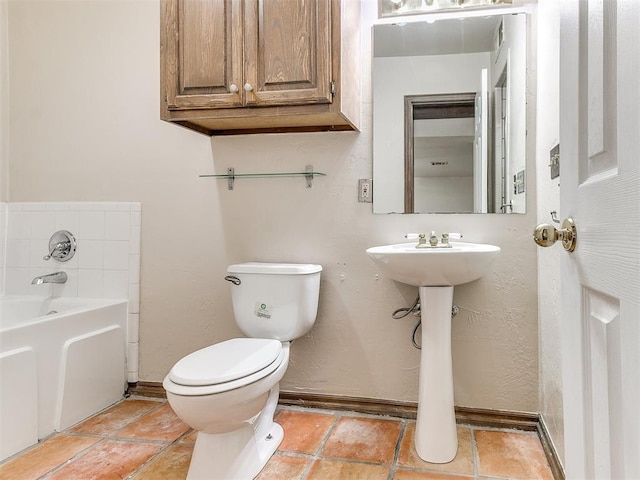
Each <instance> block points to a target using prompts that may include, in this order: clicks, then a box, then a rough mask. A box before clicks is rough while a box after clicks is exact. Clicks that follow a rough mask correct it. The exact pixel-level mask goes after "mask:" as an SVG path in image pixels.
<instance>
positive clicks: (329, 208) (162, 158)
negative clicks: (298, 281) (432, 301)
mask: <svg viewBox="0 0 640 480" xmlns="http://www.w3.org/2000/svg"><path fill="white" fill-rule="evenodd" d="M375 13H376V9H375V2H373V1H372V0H367V1H366V3H365V9H364V14H365V15H364V17H365V22H364V25H363V32H362V34H363V35H362V36H363V41H364V43H363V58H362V61H363V72H369V71H370V66H371V65H370V58H369V55H370V25H371V21H372V19H373V17H374V16H375ZM9 20H10V21H9V26H10V54H11V55H10V61H11V63H10V67H11V68H10V74H11V75H10V77H11V85H12V88H11V106H12V108H11V118H10V123H11V161H10V169H11V201H12V202H23V201H64V202H66V201H121V200H123V199H126V200H129V201H140V202H142V203H143V204H144V210H145V212H144V222H143V225H142V247H141V251H142V255H141V261H142V265H141V298H140V360H141V364H140V379H141V380H146V381H155V382H158V381H161V380H162V378H163V376H164V375H165V374H166V373H167V371H168V370H169V369H170V367H171V366H172V364H173V363H174V362H175V361H176V360H178V359H179V358H180V357H182V356H183V355H185V354H187V353H189V352H191V351H193V350H195V349H197V348H200V347H203V346H206V345H208V344H211V343H213V342H217V341H221V340H224V339H227V338H230V337H232V336H235V335H239V334H240V332H239V330H238V328H237V327H236V326H235V324H234V322H233V316H232V312H231V298H230V290H229V289H230V286H229V285H228V282H225V281H224V280H223V277H224V275H225V269H226V267H227V265H229V264H231V263H235V262H242V261H248V260H259V261H292V262H316V263H319V264H321V265H322V266H323V268H324V270H323V274H322V282H321V300H320V307H319V313H318V320H317V322H316V325H315V327H314V329H313V330H312V331H311V332H310V333H309V334H308V335H307V336H306V337H305V338H302V339H300V340H297V341H295V342H294V344H293V346H292V357H291V362H290V365H289V369H288V371H287V374H286V376H285V378H284V380H283V382H282V385H281V387H282V389H283V390H298V391H304V392H314V393H325V394H339V395H354V396H360V397H372V398H383V399H389V400H402V401H416V400H417V381H418V366H419V358H420V352H419V351H418V350H416V349H414V348H413V347H412V346H411V342H410V336H411V331H412V329H413V322H412V321H411V320H409V319H405V320H392V319H391V316H390V315H391V312H392V311H393V310H394V309H395V308H397V307H400V306H404V305H407V304H409V303H411V302H412V301H413V300H414V297H415V296H416V295H417V291H416V289H415V288H411V287H408V286H405V285H401V284H397V283H395V282H393V281H391V280H388V279H386V278H383V277H381V276H380V274H379V271H378V270H377V269H376V266H375V265H374V264H373V262H372V261H371V260H370V259H369V258H367V256H366V254H365V252H364V251H365V249H366V248H367V247H369V246H372V245H379V244H384V243H392V242H398V241H402V240H403V237H402V236H403V235H404V233H406V232H409V231H430V230H436V231H438V232H446V231H456V232H457V231H461V232H463V233H464V234H465V238H466V239H467V240H469V241H475V242H486V243H494V244H496V245H499V246H500V247H501V248H502V252H501V254H500V256H499V257H498V259H497V260H496V262H495V264H494V266H493V269H492V271H491V272H490V273H489V274H488V275H487V276H486V277H485V278H484V279H481V280H479V281H477V282H474V283H472V284H469V285H463V286H460V287H456V292H455V295H454V301H455V302H456V303H457V304H458V305H459V306H460V308H461V313H460V314H459V315H458V317H456V319H455V320H454V321H453V333H452V335H453V355H454V359H453V367H454V378H455V380H454V383H455V395H456V404H458V405H465V406H474V407H484V408H501V409H513V410H529V411H532V410H533V411H535V410H537V407H538V401H537V396H538V356H537V348H538V347H537V342H538V336H537V302H536V281H535V275H533V272H535V268H536V250H535V247H534V245H533V243H532V242H531V240H530V236H531V226H532V225H533V224H534V222H535V214H534V212H533V210H534V208H533V205H534V204H535V195H530V196H529V197H528V201H529V199H530V202H532V203H530V205H529V211H530V212H531V214H527V215H517V216H516V215H513V216H500V215H491V216H485V215H428V216H427V215H373V214H372V211H371V204H366V203H358V202H357V179H359V178H370V177H371V175H372V162H371V152H372V135H373V129H372V124H371V118H372V114H371V109H372V104H371V80H370V77H369V75H367V74H365V75H363V79H362V81H363V90H364V96H363V119H364V120H363V126H362V131H361V132H360V133H355V132H341V133H336V132H334V133H311V134H287V135H252V136H239V137H218V138H214V139H213V140H211V139H209V138H208V137H205V136H202V135H200V134H197V133H194V132H191V131H188V130H185V129H183V128H180V127H178V126H174V125H169V124H166V123H163V122H161V121H160V120H159V45H158V37H159V33H158V32H159V6H158V2H157V1H153V2H152V1H148V0H140V1H136V0H129V1H120V2H113V1H107V0H104V1H92V2H67V1H55V0H48V1H41V2H40V1H28V2H25V1H22V0H12V1H11V2H10V4H9ZM43 45H46V48H43ZM308 163H309V164H313V165H314V168H315V169H317V170H319V171H321V172H324V173H326V174H327V176H326V177H319V178H316V179H315V180H314V182H313V188H311V189H308V188H306V185H305V182H304V180H303V179H299V178H298V179H296V178H277V179H273V178H272V179H244V180H242V179H241V180H237V181H236V185H235V189H234V190H233V191H229V190H227V188H226V182H225V181H220V180H215V179H204V178H198V174H202V173H213V172H217V173H225V171H226V168H227V167H230V166H233V167H235V168H236V171H237V172H238V173H246V172H282V171H290V170H294V169H304V166H305V165H306V164H308ZM530 168H531V169H532V170H531V172H533V162H531V167H530ZM374 195H375V191H374Z"/></svg>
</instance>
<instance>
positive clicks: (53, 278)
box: [31, 272, 67, 285]
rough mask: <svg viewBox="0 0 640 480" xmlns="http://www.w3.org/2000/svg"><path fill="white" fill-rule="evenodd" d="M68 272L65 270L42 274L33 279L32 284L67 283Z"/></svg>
mask: <svg viewBox="0 0 640 480" xmlns="http://www.w3.org/2000/svg"><path fill="white" fill-rule="evenodd" d="M66 281H67V274H66V273H65V272H55V273H50V274H48V275H41V276H39V277H36V278H34V279H33V280H31V285H42V284H43V283H65V282H66Z"/></svg>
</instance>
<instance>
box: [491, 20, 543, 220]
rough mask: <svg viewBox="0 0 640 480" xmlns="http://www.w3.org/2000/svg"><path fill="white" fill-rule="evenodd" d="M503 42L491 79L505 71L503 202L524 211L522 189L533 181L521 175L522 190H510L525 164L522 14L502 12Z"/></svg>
mask: <svg viewBox="0 0 640 480" xmlns="http://www.w3.org/2000/svg"><path fill="white" fill-rule="evenodd" d="M503 18H504V43H503V44H502V47H501V48H500V49H499V50H498V51H496V52H492V58H491V63H492V69H491V79H492V80H491V82H492V86H495V84H496V82H497V81H498V79H499V78H500V75H501V74H502V72H504V71H505V70H506V72H507V85H508V86H507V104H508V107H507V108H508V112H509V113H508V116H509V118H508V120H509V121H508V127H507V152H508V153H507V182H506V183H507V196H506V198H507V203H509V199H510V200H511V201H512V205H513V207H512V209H511V212H512V213H524V212H525V208H526V191H527V190H529V186H531V189H532V190H533V188H534V186H535V183H534V182H530V181H529V179H528V178H527V177H526V175H525V193H520V194H514V192H513V176H514V175H515V174H517V173H518V172H519V171H521V170H524V169H525V168H526V161H525V160H526V151H527V146H526V141H525V139H526V138H527V123H526V118H527V117H526V114H525V112H526V108H527V95H528V94H530V89H531V85H527V22H526V18H525V16H524V15H504V17H503Z"/></svg>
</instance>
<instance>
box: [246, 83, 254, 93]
mask: <svg viewBox="0 0 640 480" xmlns="http://www.w3.org/2000/svg"><path fill="white" fill-rule="evenodd" d="M251 90H253V87H252V86H251V84H250V83H245V84H244V91H245V92H250V91H251Z"/></svg>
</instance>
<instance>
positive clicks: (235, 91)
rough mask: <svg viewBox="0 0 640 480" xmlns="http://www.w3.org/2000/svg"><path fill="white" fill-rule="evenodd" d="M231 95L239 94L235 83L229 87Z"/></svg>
mask: <svg viewBox="0 0 640 480" xmlns="http://www.w3.org/2000/svg"><path fill="white" fill-rule="evenodd" d="M229 93H238V86H237V85H236V84H235V83H232V84H231V85H229Z"/></svg>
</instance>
